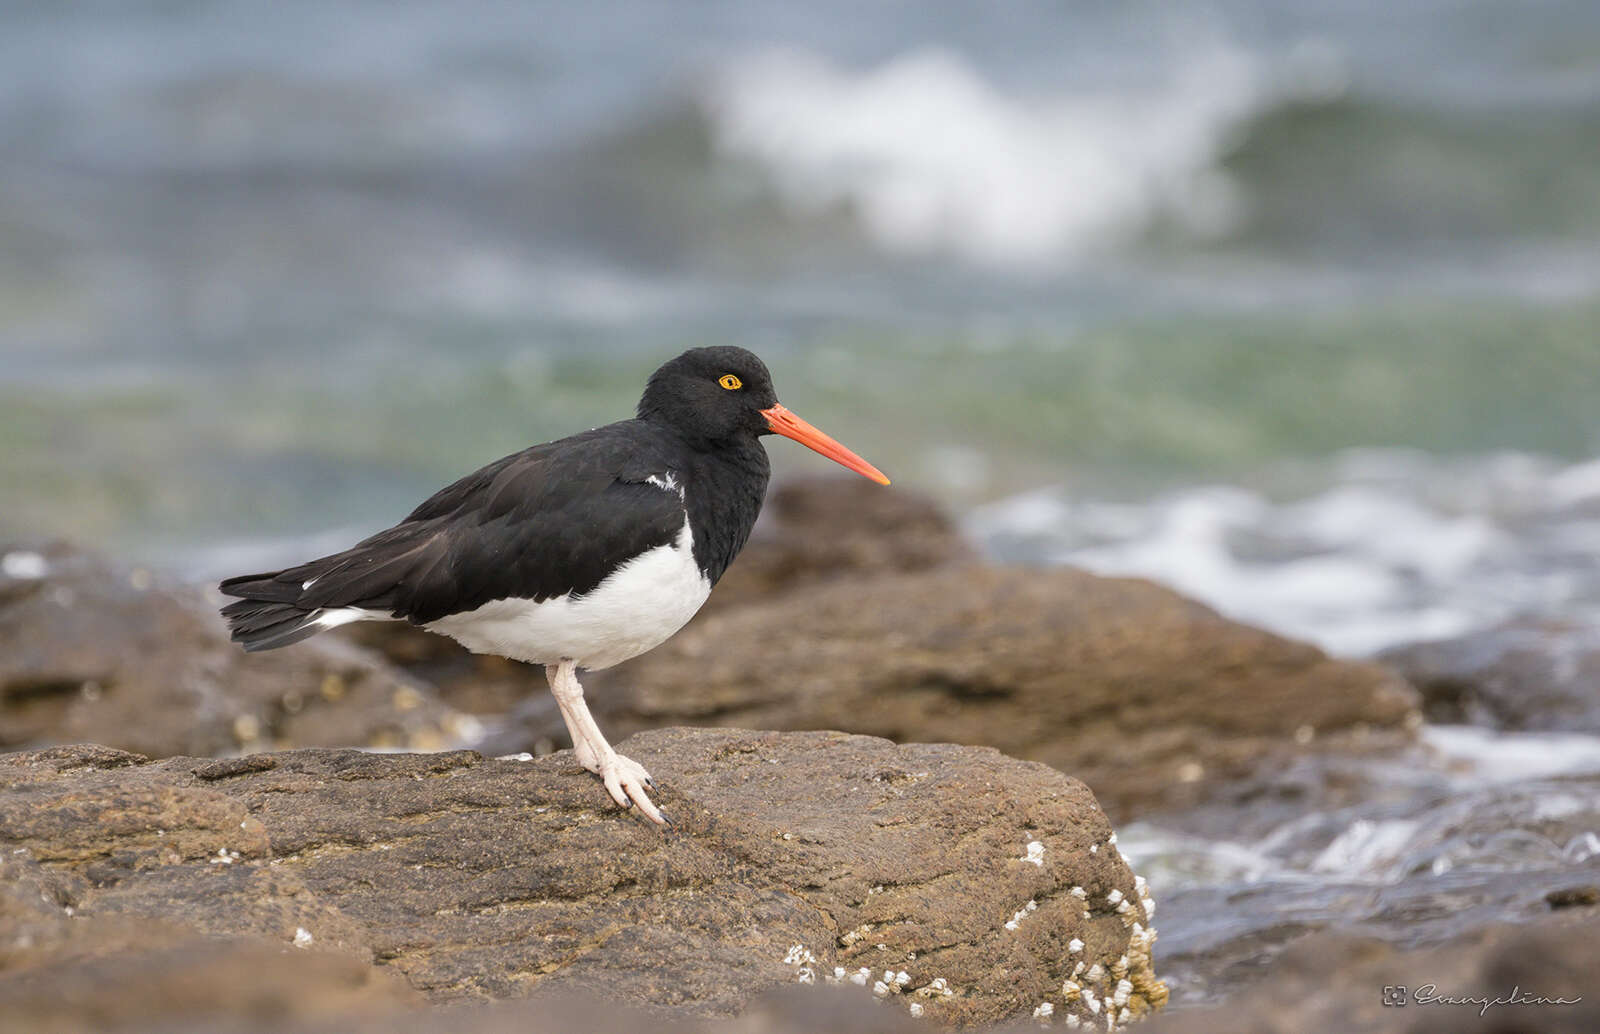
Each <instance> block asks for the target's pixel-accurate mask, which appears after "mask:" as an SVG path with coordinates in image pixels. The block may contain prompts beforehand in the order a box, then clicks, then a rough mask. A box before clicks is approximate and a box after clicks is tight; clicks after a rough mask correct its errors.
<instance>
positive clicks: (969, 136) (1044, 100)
mask: <svg viewBox="0 0 1600 1034" xmlns="http://www.w3.org/2000/svg"><path fill="white" fill-rule="evenodd" d="M1259 80H1260V76H1259V74H1258V72H1257V69H1256V67H1255V65H1254V63H1253V62H1252V61H1251V60H1250V59H1249V58H1247V57H1246V56H1245V55H1243V54H1242V53H1239V52H1236V51H1233V50H1230V49H1227V48H1225V47H1221V46H1218V47H1217V48H1215V49H1213V50H1211V51H1209V52H1206V53H1204V54H1201V55H1199V56H1195V57H1191V58H1188V59H1186V60H1185V61H1183V62H1182V63H1181V64H1179V65H1178V66H1177V67H1176V68H1175V70H1174V71H1173V72H1172V74H1171V75H1170V76H1169V78H1168V80H1167V81H1166V82H1164V83H1159V84H1152V85H1151V86H1150V87H1149V88H1147V89H1145V90H1144V91H1142V92H1141V91H1128V90H1121V91H1118V92H1110V91H1106V90H1102V91H1101V92H1097V93H1095V92H1087V91H1086V92H1083V93H1073V94H1070V95H1057V96H1033V97H1028V96H1020V95H1015V94H1012V93H1008V92H1006V91H1005V90H1003V89H1001V88H1000V87H999V86H997V85H996V84H995V83H994V81H992V80H991V79H990V78H989V77H987V76H986V75H985V74H984V73H983V72H982V71H981V70H980V69H979V68H977V67H975V66H974V65H973V64H972V63H971V62H969V61H968V60H967V59H966V58H964V57H963V56H961V55H959V54H956V53H953V52H950V51H946V50H938V49H928V50H918V51H913V52H909V53H905V54H902V55H900V56H899V57H896V58H894V59H892V60H890V61H888V62H886V63H884V64H881V65H879V66H877V67H874V68H868V69H864V70H854V69H849V68H846V67H843V66H841V65H839V64H835V63H834V62H832V61H829V60H827V59H826V58H823V57H820V56H818V55H816V54H812V53H808V52H805V51H767V52H762V53H758V54H755V55H752V56H749V57H746V58H743V59H741V60H738V61H734V62H732V63H731V64H729V65H728V66H727V67H726V68H724V69H723V70H722V72H721V73H720V74H719V75H717V76H715V77H713V79H712V84H711V87H710V89H709V90H708V92H707V95H706V97H705V99H704V107H705V108H706V110H707V112H708V115H709V117H710V119H711V121H712V124H713V129H714V135H715V139H716V143H717V146H718V147H719V149H720V150H721V151H722V152H723V153H724V154H726V155H729V156H732V157H736V158H741V159H747V160H752V161H755V162H757V163H759V164H760V165H762V166H763V167H764V168H765V169H766V170H767V171H768V172H769V173H770V175H771V177H772V181H773V183H774V185H775V187H776V189H777V191H778V193H779V195H780V196H781V198H782V200H783V201H784V202H785V203H786V204H787V205H788V206H790V207H791V208H792V209H794V210H795V211H797V212H799V213H801V214H802V215H814V214H817V213H819V212H822V211H825V210H828V209H830V208H834V207H839V206H843V207H847V208H848V209H849V210H850V211H852V212H853V213H854V214H855V215H856V217H857V218H858V219H859V220H860V223H861V225H862V227H863V229H864V230H865V231H866V233H867V235H868V236H869V237H871V238H872V240H873V241H874V242H875V243H877V244H878V245H879V246H881V247H883V248H884V249H886V250H888V251H891V252H897V253H922V252H946V253H953V254H956V255H960V256H962V257H966V258H970V259H975V260H978V261H982V262H989V263H998V264H1027V263H1034V262H1039V261H1044V260H1048V259H1054V258H1060V257H1071V256H1074V255H1078V254H1081V253H1083V252H1084V251H1086V250H1088V249H1090V248H1092V247H1094V246H1095V245H1097V244H1099V243H1102V242H1105V241H1107V240H1108V239H1115V238H1121V237H1124V236H1126V235H1129V234H1133V233H1137V232H1138V231H1139V230H1141V229H1143V228H1144V227H1145V226H1147V225H1148V224H1149V223H1150V222H1152V221H1153V220H1154V219H1156V218H1157V217H1159V216H1168V217H1173V218H1176V219H1178V220H1180V221H1181V222H1182V223H1183V224H1185V225H1186V226H1187V227H1189V228H1190V229H1191V230H1193V231H1195V232H1197V233H1199V234H1201V235H1212V234H1220V233H1223V232H1225V231H1227V230H1228V229H1230V228H1231V227H1232V226H1233V225H1234V223H1235V221H1236V219H1237V217H1238V214H1239V198H1238V196H1237V192H1236V190H1235V189H1234V187H1233V184H1232V183H1230V182H1229V180H1228V179H1227V177H1226V176H1225V175H1224V174H1223V173H1222V171H1221V170H1220V169H1219V168H1218V166H1217V159H1218V156H1219V154H1220V152H1221V150H1222V149H1223V148H1224V146H1225V144H1226V141H1227V140H1228V137H1229V134H1230V132H1232V131H1233V129H1234V128H1235V127H1237V126H1238V125H1240V124H1241V123H1242V122H1243V121H1244V120H1246V119H1247V118H1248V117H1249V116H1250V115H1252V114H1253V113H1254V112H1255V111H1257V110H1258V105H1259V102H1260V99H1261V93H1262V90H1261V86H1260V82H1259Z"/></svg>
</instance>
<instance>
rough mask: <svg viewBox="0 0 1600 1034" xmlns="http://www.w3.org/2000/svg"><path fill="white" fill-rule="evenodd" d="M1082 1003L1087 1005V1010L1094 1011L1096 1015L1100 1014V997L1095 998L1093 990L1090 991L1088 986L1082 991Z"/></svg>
mask: <svg viewBox="0 0 1600 1034" xmlns="http://www.w3.org/2000/svg"><path fill="white" fill-rule="evenodd" d="M1083 1004H1084V1005H1087V1006H1088V1007H1089V1011H1090V1012H1092V1013H1094V1014H1095V1015H1096V1016H1098V1015H1100V999H1098V998H1096V997H1095V996H1094V992H1093V991H1090V990H1089V989H1088V988H1084V991H1083Z"/></svg>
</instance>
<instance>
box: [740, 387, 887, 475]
mask: <svg viewBox="0 0 1600 1034" xmlns="http://www.w3.org/2000/svg"><path fill="white" fill-rule="evenodd" d="M761 415H762V416H764V417H766V418H767V426H768V427H771V428H772V430H773V431H774V432H776V433H778V434H781V435H783V436H784V437H785V438H793V439H794V440H795V441H797V442H799V443H800V444H801V445H804V446H805V447H806V448H808V449H810V450H811V451H812V452H819V453H821V454H822V455H824V456H826V457H828V459H830V460H832V461H833V462H835V463H838V464H841V465H843V466H846V467H849V468H850V469H851V470H853V471H855V472H856V473H857V474H860V475H861V476H862V477H864V478H871V479H872V480H873V481H876V482H877V483H878V484H880V485H887V484H888V483H889V479H888V478H886V477H884V476H883V471H881V470H879V469H878V468H877V467H874V466H873V465H872V464H870V463H868V462H867V461H866V460H864V459H862V458H861V457H860V456H857V455H856V454H855V453H853V452H851V451H850V450H849V449H846V448H845V447H844V446H842V445H840V444H839V443H838V442H836V441H834V440H833V439H832V438H829V437H828V436H827V435H825V434H823V433H822V432H821V431H819V430H817V429H816V428H815V427H812V426H811V425H810V424H808V423H806V422H805V421H804V420H801V419H800V418H799V417H797V416H795V415H794V414H793V413H791V412H789V411H788V410H787V409H785V408H783V406H782V405H775V406H773V407H772V408H771V409H763V410H762V411H761Z"/></svg>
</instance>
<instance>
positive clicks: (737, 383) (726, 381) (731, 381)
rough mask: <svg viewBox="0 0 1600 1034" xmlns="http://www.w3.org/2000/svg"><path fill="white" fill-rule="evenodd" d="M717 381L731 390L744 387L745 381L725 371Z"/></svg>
mask: <svg viewBox="0 0 1600 1034" xmlns="http://www.w3.org/2000/svg"><path fill="white" fill-rule="evenodd" d="M717 383H718V384H720V385H722V386H723V387H724V388H727V389H728V390H729V391H738V390H739V389H740V388H742V387H744V381H741V380H740V379H739V378H737V377H735V376H734V375H733V374H731V373H725V374H723V375H722V376H721V377H718V378H717Z"/></svg>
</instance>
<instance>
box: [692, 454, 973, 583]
mask: <svg viewBox="0 0 1600 1034" xmlns="http://www.w3.org/2000/svg"><path fill="white" fill-rule="evenodd" d="M977 561H978V552H977V550H976V549H975V548H974V547H973V546H972V545H971V543H969V542H968V541H967V540H966V539H965V538H963V537H962V535H961V532H960V530H959V529H958V528H957V527H956V525H955V522H954V521H952V520H951V519H950V518H949V516H948V515H947V514H946V513H945V512H944V511H943V510H942V509H941V508H940V507H939V505H938V504H937V503H935V502H933V501H932V500H931V499H928V498H926V497H924V496H920V495H918V494H916V493H914V492H908V491H906V490H904V489H899V488H894V489H889V490H885V489H884V488H883V486H882V485H875V484H873V483H871V482H870V481H867V480H865V479H863V478H859V477H831V476H828V477H809V478H798V479H795V480H792V481H786V482H784V483H783V484H781V485H779V486H778V487H777V488H775V489H774V490H773V491H772V494H771V495H770V496H769V497H768V499H767V502H766V506H765V507H763V509H762V512H761V520H760V521H758V522H757V523H756V527H755V531H754V532H753V533H752V534H751V537H750V542H749V544H748V545H746V546H745V548H744V551H743V552H742V553H740V554H739V558H738V560H736V561H735V562H734V564H733V566H732V567H730V568H729V569H728V573H727V574H726V575H725V576H724V577H723V579H722V581H720V582H718V583H717V589H716V591H715V592H713V593H712V594H711V598H710V599H709V600H707V601H706V606H705V609H704V610H703V611H702V612H701V613H702V614H714V613H716V612H717V611H719V610H727V609H733V608H738V607H743V606H747V605H749V604H750V603H752V602H754V601H757V600H767V599H773V598H775V597H777V596H779V595H781V594H783V593H786V592H791V591H793V590H795V589H798V588H800V587H802V586H807V585H818V584H822V583H824V582H832V581H839V580H841V579H845V578H849V579H852V580H854V579H860V578H865V577H871V576H874V575H882V574H910V573H914V572H919V571H932V570H937V569H940V568H950V567H961V566H965V565H969V564H974V563H976V562H977Z"/></svg>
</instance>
